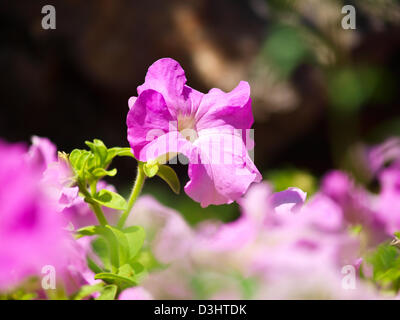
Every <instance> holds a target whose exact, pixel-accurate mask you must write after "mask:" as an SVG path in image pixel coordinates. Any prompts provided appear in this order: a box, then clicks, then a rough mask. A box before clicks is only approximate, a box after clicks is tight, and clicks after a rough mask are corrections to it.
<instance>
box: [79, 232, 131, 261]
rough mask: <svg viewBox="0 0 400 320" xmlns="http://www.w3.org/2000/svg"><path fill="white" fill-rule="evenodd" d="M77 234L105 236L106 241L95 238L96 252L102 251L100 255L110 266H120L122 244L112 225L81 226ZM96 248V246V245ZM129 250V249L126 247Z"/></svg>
mask: <svg viewBox="0 0 400 320" xmlns="http://www.w3.org/2000/svg"><path fill="white" fill-rule="evenodd" d="M77 234H78V235H80V236H93V235H99V236H101V237H103V238H104V240H105V243H104V242H102V243H101V242H99V240H97V239H96V240H95V241H94V242H93V245H94V246H97V248H96V249H97V250H95V251H96V253H98V254H99V252H98V251H100V252H101V255H100V254H99V256H100V257H101V258H103V259H102V260H103V262H104V263H105V264H106V261H107V260H108V261H107V262H109V263H108V264H109V265H108V266H107V267H109V268H111V267H114V269H116V268H118V267H119V265H120V264H119V261H120V259H119V252H120V244H119V241H118V239H117V238H116V236H115V232H113V230H112V227H110V226H88V227H84V228H81V229H79V230H77ZM104 244H106V245H107V248H105V246H104ZM94 248H95V247H94ZM126 250H128V249H126ZM106 254H108V257H107V259H104V258H105V255H106Z"/></svg>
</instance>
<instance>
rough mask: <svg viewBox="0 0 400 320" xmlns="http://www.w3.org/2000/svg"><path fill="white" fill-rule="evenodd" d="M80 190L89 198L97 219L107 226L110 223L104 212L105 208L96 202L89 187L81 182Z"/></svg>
mask: <svg viewBox="0 0 400 320" xmlns="http://www.w3.org/2000/svg"><path fill="white" fill-rule="evenodd" d="M78 185H79V191H80V192H81V193H82V194H83V195H84V196H85V198H86V199H87V200H88V201H87V202H88V203H89V206H90V208H91V209H92V210H93V212H94V213H95V215H96V218H97V220H98V221H99V223H100V225H102V226H105V225H107V224H108V221H107V219H106V217H105V215H104V213H103V210H101V207H100V205H99V204H97V203H96V202H94V201H93V200H90V199H91V195H90V193H89V191H88V190H87V188H86V187H85V186H84V185H83V184H82V183H79V184H78Z"/></svg>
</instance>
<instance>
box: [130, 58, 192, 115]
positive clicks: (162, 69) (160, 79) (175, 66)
mask: <svg viewBox="0 0 400 320" xmlns="http://www.w3.org/2000/svg"><path fill="white" fill-rule="evenodd" d="M185 83H186V76H185V71H184V70H183V69H182V67H181V66H180V64H179V63H178V62H177V61H175V60H174V59H171V58H163V59H160V60H157V61H156V62H154V63H153V64H152V65H151V66H150V67H149V69H148V71H147V74H146V78H145V82H144V84H142V85H141V86H139V87H138V88H137V91H138V94H139V95H140V94H141V93H142V92H144V91H145V90H148V89H152V90H156V91H157V92H159V93H160V94H161V95H162V96H163V97H164V100H165V103H166V105H167V106H168V109H169V111H170V113H171V114H172V115H173V116H174V117H176V115H177V113H178V109H182V110H187V109H190V108H191V102H190V99H189V98H188V95H189V94H190V91H191V90H190V88H189V87H186V88H185Z"/></svg>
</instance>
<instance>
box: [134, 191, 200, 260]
mask: <svg viewBox="0 0 400 320" xmlns="http://www.w3.org/2000/svg"><path fill="white" fill-rule="evenodd" d="M133 211H134V214H131V215H130V216H129V218H128V221H127V225H139V226H142V227H143V228H144V229H145V230H146V239H147V241H149V244H150V246H151V248H152V250H153V252H154V255H155V257H156V258H157V259H158V260H159V261H160V262H162V263H165V264H167V263H170V262H172V261H174V260H177V259H179V258H181V257H183V256H184V255H185V254H186V253H187V252H188V250H189V249H190V246H191V244H192V238H193V231H192V229H191V228H190V227H189V225H188V224H187V223H186V222H185V220H184V219H183V218H182V216H181V215H180V214H179V213H178V212H177V211H175V210H173V209H170V208H167V207H165V206H163V205H162V204H160V203H159V202H158V201H157V200H156V199H154V198H153V197H151V196H149V195H145V196H141V197H140V198H139V199H138V200H137V202H136V203H135V206H134V207H133Z"/></svg>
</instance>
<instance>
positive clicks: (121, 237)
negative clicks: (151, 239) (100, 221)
mask: <svg viewBox="0 0 400 320" xmlns="http://www.w3.org/2000/svg"><path fill="white" fill-rule="evenodd" d="M106 228H108V229H109V230H110V231H111V232H112V233H113V235H114V237H115V240H116V241H117V245H118V261H119V264H118V265H119V266H121V265H123V264H125V263H126V262H128V260H129V243H128V239H127V237H126V236H125V234H124V233H123V232H122V231H121V230H119V229H117V228H115V227H112V226H106Z"/></svg>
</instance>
